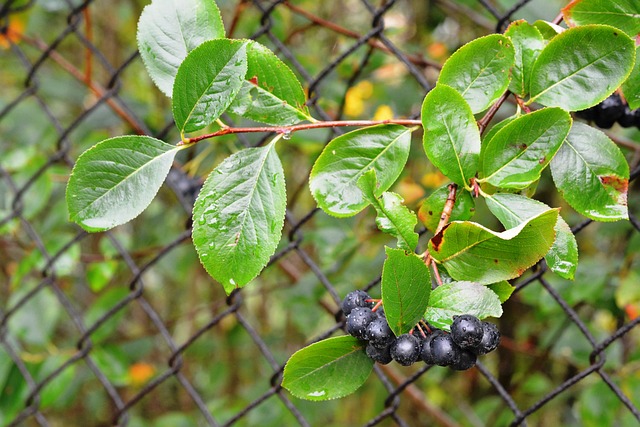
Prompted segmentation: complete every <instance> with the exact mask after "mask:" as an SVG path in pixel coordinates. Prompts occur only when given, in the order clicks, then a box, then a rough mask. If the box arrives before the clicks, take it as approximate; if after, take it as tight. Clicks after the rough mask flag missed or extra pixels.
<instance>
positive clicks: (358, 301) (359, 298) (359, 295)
mask: <svg viewBox="0 0 640 427" xmlns="http://www.w3.org/2000/svg"><path fill="white" fill-rule="evenodd" d="M368 299H371V297H370V296H369V294H368V293H366V292H365V291H359V290H358V291H351V292H349V293H348V294H347V296H346V297H344V300H342V304H341V308H342V312H343V313H344V315H345V316H348V315H349V313H351V310H353V309H354V308H356V307H368V308H371V304H370V303H368V302H366V300H368Z"/></svg>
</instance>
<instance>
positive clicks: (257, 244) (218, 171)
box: [193, 138, 287, 294]
mask: <svg viewBox="0 0 640 427" xmlns="http://www.w3.org/2000/svg"><path fill="white" fill-rule="evenodd" d="M276 141H277V138H276V139H274V140H273V141H272V142H271V143H270V144H269V145H266V146H264V147H259V148H247V149H244V150H242V151H239V152H237V153H235V154H233V155H231V156H230V157H228V158H227V159H225V160H224V161H223V162H222V163H221V164H220V165H219V166H218V167H217V168H215V169H214V170H213V172H211V174H210V175H209V178H207V181H206V182H205V183H204V186H203V187H202V190H201V191H200V194H199V195H198V199H197V200H196V203H195V206H194V208H193V244H194V246H195V247H196V250H197V252H198V255H199V256H200V262H202V265H203V266H204V268H205V269H206V270H207V272H208V273H209V274H210V275H211V276H212V277H213V278H214V279H216V280H217V281H218V282H220V283H221V284H222V286H223V287H224V290H225V291H226V292H227V294H229V293H231V291H233V290H234V289H235V288H239V287H242V286H244V285H246V284H247V283H249V282H250V281H251V280H252V279H253V278H255V277H256V276H257V275H258V273H260V271H261V270H262V269H263V268H264V266H265V265H266V264H267V262H268V261H269V257H271V255H273V253H274V252H275V250H276V247H277V245H278V242H280V236H281V232H282V226H283V225H284V214H285V208H286V203H287V200H286V190H285V183H284V172H283V170H282V164H281V163H280V159H279V158H278V154H277V153H276V151H275V142H276Z"/></svg>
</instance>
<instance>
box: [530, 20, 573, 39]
mask: <svg viewBox="0 0 640 427" xmlns="http://www.w3.org/2000/svg"><path fill="white" fill-rule="evenodd" d="M533 26H534V27H536V29H537V30H538V31H540V34H542V37H543V38H544V40H545V41H549V40H551V39H552V38H554V37H555V36H557V35H558V34H560V33H562V32H563V31H564V30H565V28H564V27H561V26H560V25H557V24H554V23H553V22H549V21H543V20H537V21H536V22H534V23H533Z"/></svg>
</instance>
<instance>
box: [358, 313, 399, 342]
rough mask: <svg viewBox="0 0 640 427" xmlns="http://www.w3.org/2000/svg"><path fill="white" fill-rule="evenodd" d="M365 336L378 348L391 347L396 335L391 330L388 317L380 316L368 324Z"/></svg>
mask: <svg viewBox="0 0 640 427" xmlns="http://www.w3.org/2000/svg"><path fill="white" fill-rule="evenodd" d="M364 338H365V339H366V340H367V341H369V344H371V345H372V346H374V347H376V348H384V347H389V346H390V345H391V343H392V342H393V340H394V339H395V335H393V332H392V331H391V328H390V327H389V324H388V323H387V319H385V318H384V317H378V318H377V319H375V320H374V321H372V322H371V323H369V326H367V330H366V331H365V334H364Z"/></svg>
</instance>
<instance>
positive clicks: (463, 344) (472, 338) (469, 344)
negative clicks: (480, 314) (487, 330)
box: [451, 314, 484, 348]
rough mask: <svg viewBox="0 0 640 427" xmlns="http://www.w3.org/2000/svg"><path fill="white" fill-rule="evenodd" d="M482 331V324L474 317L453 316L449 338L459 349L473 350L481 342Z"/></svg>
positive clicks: (465, 315) (467, 315)
mask: <svg viewBox="0 0 640 427" xmlns="http://www.w3.org/2000/svg"><path fill="white" fill-rule="evenodd" d="M483 334H484V329H483V327H482V322H481V321H480V319H478V318H477V317H476V316H472V315H470V314H463V315H461V316H453V324H452V325H451V338H452V339H453V342H455V343H456V344H458V346H460V348H475V347H477V346H478V345H479V344H480V341H482V336H483Z"/></svg>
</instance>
